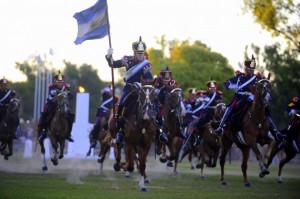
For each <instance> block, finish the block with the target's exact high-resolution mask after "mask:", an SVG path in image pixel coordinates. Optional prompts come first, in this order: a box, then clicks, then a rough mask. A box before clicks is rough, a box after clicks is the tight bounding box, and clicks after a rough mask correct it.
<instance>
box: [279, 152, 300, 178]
mask: <svg viewBox="0 0 300 199" xmlns="http://www.w3.org/2000/svg"><path fill="white" fill-rule="evenodd" d="M295 156H296V153H294V152H290V153H286V157H285V158H284V159H282V160H281V161H280V163H279V169H278V175H277V182H278V183H283V181H282V177H281V172H282V168H283V166H284V165H285V164H286V163H288V162H289V161H290V160H291V159H293V158H294V157H295Z"/></svg>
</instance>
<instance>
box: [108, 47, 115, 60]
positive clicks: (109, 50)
mask: <svg viewBox="0 0 300 199" xmlns="http://www.w3.org/2000/svg"><path fill="white" fill-rule="evenodd" d="M113 51H114V50H113V49H112V48H109V49H108V50H107V54H106V56H107V57H108V58H110V57H112V54H113Z"/></svg>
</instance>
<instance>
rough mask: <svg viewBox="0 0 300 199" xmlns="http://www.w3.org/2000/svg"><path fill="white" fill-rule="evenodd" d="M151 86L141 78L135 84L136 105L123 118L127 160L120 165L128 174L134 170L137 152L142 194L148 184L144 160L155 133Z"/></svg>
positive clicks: (148, 81)
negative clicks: (139, 81) (139, 82)
mask: <svg viewBox="0 0 300 199" xmlns="http://www.w3.org/2000/svg"><path fill="white" fill-rule="evenodd" d="M153 84H154V82H153V81H152V80H147V79H143V78H141V84H138V83H135V86H136V88H135V89H136V92H137V93H138V99H137V103H135V107H134V108H133V109H132V112H131V114H130V115H128V117H127V118H125V124H124V129H125V130H124V131H125V135H124V141H125V143H126V148H125V154H126V157H127V160H126V163H125V164H122V169H123V170H124V171H129V172H132V171H133V170H134V159H135V154H136V152H137V153H138V162H139V173H140V180H139V187H140V190H141V191H142V192H146V191H148V188H147V187H146V186H145V183H149V182H150V181H149V179H148V178H147V176H146V172H145V170H146V160H147V156H148V153H149V150H150V148H151V145H152V140H153V139H154V136H155V132H156V126H155V115H156V113H155V104H154V99H155V93H154V86H153Z"/></svg>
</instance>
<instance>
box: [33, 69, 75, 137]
mask: <svg viewBox="0 0 300 199" xmlns="http://www.w3.org/2000/svg"><path fill="white" fill-rule="evenodd" d="M54 79H55V82H54V83H52V84H49V86H48V89H49V97H48V98H47V102H46V104H45V106H44V110H43V112H41V117H40V120H39V124H38V139H39V141H40V142H42V141H43V140H44V139H45V138H46V137H47V131H46V130H47V127H48V126H49V124H50V122H51V120H52V118H53V116H54V114H55V108H56V105H55V103H54V97H55V96H56V95H57V94H58V92H61V91H69V90H70V84H68V83H66V82H65V76H64V75H62V74H61V73H60V71H58V74H57V75H55V76H54ZM68 97H69V99H72V98H73V96H72V94H71V93H68ZM73 122H74V114H73V113H69V114H68V125H69V128H68V130H69V132H68V137H67V140H69V142H74V140H73V139H72V137H71V132H72V126H73Z"/></svg>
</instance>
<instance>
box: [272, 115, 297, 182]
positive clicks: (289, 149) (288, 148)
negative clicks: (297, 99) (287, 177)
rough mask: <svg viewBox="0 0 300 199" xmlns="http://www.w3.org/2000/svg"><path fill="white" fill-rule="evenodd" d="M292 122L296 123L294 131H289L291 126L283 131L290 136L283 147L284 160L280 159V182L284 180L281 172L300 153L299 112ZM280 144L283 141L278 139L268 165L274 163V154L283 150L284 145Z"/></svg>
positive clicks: (278, 176) (278, 175) (278, 179)
mask: <svg viewBox="0 0 300 199" xmlns="http://www.w3.org/2000/svg"><path fill="white" fill-rule="evenodd" d="M291 124H293V125H294V126H293V132H289V131H290V128H291V126H289V127H288V128H287V129H284V130H282V131H281V132H282V133H283V134H286V135H288V137H287V138H286V142H285V143H284V147H283V150H284V153H285V157H284V158H283V159H282V160H280V163H279V169H278V174H277V182H278V183H282V182H283V180H282V177H281V173H282V169H283V167H284V165H285V164H286V163H288V162H289V161H290V160H292V159H293V158H294V157H295V156H296V155H297V154H300V114H299V113H296V114H295V116H294V118H293V119H292V121H291ZM280 144H281V142H279V141H276V144H275V145H274V147H273V149H272V152H271V155H270V158H269V161H268V165H267V166H269V165H270V164H271V163H272V160H273V158H274V156H275V155H276V154H277V153H278V152H279V151H281V149H282V147H279V145H280Z"/></svg>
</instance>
